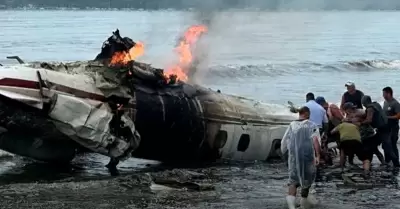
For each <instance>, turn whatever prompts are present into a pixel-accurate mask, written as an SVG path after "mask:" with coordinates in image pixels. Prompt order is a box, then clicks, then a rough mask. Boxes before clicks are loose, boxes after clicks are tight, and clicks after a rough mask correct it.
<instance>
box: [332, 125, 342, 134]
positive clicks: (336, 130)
mask: <svg viewBox="0 0 400 209" xmlns="http://www.w3.org/2000/svg"><path fill="white" fill-rule="evenodd" d="M339 126H340V125H338V126H336V127H335V128H334V129H332V131H331V134H335V133H337V132H339Z"/></svg>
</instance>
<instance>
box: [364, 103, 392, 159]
mask: <svg viewBox="0 0 400 209" xmlns="http://www.w3.org/2000/svg"><path fill="white" fill-rule="evenodd" d="M361 101H362V104H363V106H364V107H365V108H366V111H365V112H366V118H365V119H364V120H363V121H362V122H361V124H369V125H371V126H372V127H373V128H376V135H375V136H374V137H371V138H370V139H369V140H365V141H363V143H364V147H365V148H367V149H366V150H365V152H366V154H367V156H369V158H371V159H372V154H373V152H371V151H373V150H371V148H373V146H375V145H376V146H377V145H379V144H380V143H382V148H383V151H384V153H385V161H386V162H393V166H395V167H398V166H399V161H398V160H396V158H397V156H396V154H395V153H394V150H393V146H392V142H391V139H390V129H389V126H388V118H387V116H386V113H385V112H384V111H383V109H382V106H381V105H380V104H379V103H377V102H372V100H371V97H370V96H367V95H365V96H363V97H362V99H361Z"/></svg>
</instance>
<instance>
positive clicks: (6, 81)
mask: <svg viewBox="0 0 400 209" xmlns="http://www.w3.org/2000/svg"><path fill="white" fill-rule="evenodd" d="M51 84H52V85H54V86H55V88H54V90H57V91H61V92H65V93H68V94H72V95H75V96H76V97H80V98H87V99H93V100H98V101H105V97H104V96H103V95H99V94H94V93H90V92H86V91H82V90H79V89H75V88H71V87H68V86H64V85H60V84H57V83H51ZM0 86H12V87H20V88H28V89H39V82H38V81H29V80H22V79H15V78H3V79H0Z"/></svg>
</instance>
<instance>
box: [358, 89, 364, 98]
mask: <svg viewBox="0 0 400 209" xmlns="http://www.w3.org/2000/svg"><path fill="white" fill-rule="evenodd" d="M359 91H360V90H359ZM360 94H361V98H363V96H364V92H362V91H360Z"/></svg>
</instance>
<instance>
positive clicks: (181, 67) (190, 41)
mask: <svg viewBox="0 0 400 209" xmlns="http://www.w3.org/2000/svg"><path fill="white" fill-rule="evenodd" d="M205 32H207V27H206V26H205V25H195V26H191V27H190V28H189V29H188V30H187V31H185V33H184V35H183V37H182V38H181V40H180V41H179V44H178V46H177V47H176V48H175V52H176V53H177V54H178V56H179V61H178V63H177V64H175V65H173V66H172V67H169V68H168V69H167V70H166V71H165V72H164V74H165V76H166V77H167V78H169V76H171V75H176V77H177V80H181V81H187V80H188V76H187V74H188V72H189V69H190V65H191V64H192V62H193V55H192V49H193V47H194V46H195V44H196V43H197V41H198V40H199V38H200V35H202V34H203V33H205Z"/></svg>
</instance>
